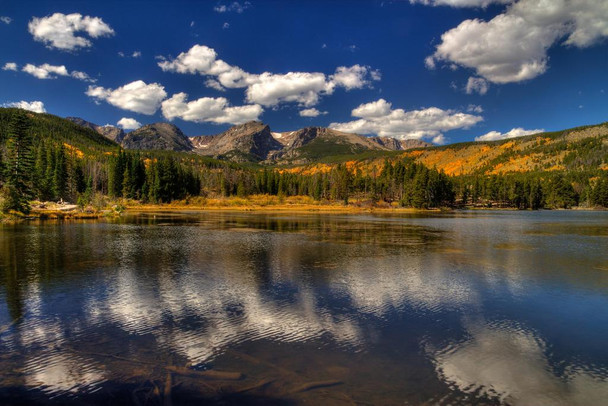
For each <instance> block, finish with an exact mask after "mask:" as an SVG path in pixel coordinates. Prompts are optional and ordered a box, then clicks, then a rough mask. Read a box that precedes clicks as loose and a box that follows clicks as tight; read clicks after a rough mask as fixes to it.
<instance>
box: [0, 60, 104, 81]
mask: <svg viewBox="0 0 608 406" xmlns="http://www.w3.org/2000/svg"><path fill="white" fill-rule="evenodd" d="M2 69H4V70H14V71H16V70H17V64H16V63H13V62H11V63H7V64H6V65H4V67H3V68H2ZM21 70H22V71H23V72H25V73H29V74H30V75H32V76H34V77H36V78H38V79H57V77H59V76H71V77H73V78H74V79H78V80H82V81H83V82H90V83H94V82H96V81H97V80H96V79H93V78H92V77H90V76H89V75H88V74H86V73H85V72H80V71H77V70H75V71H72V72H69V71H68V69H67V68H66V67H65V65H50V64H48V63H43V64H42V65H34V64H31V63H28V64H26V65H25V66H24V67H23V68H22V69H21Z"/></svg>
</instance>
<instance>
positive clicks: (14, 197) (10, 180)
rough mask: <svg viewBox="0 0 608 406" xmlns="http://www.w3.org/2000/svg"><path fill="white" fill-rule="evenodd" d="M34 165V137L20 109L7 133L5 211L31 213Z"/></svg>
mask: <svg viewBox="0 0 608 406" xmlns="http://www.w3.org/2000/svg"><path fill="white" fill-rule="evenodd" d="M33 167H34V162H33V156H32V139H31V136H30V134H29V132H28V124H27V119H26V116H25V114H24V113H23V112H21V111H19V112H17V113H16V114H15V115H14V116H13V118H12V120H11V122H10V124H9V127H8V133H7V146H6V168H5V176H4V178H5V180H4V188H5V190H6V192H5V193H6V201H5V202H4V207H3V210H4V211H9V210H15V211H18V212H21V213H26V214H27V213H29V211H30V200H31V199H32V197H33V194H32V193H33V186H32V170H33Z"/></svg>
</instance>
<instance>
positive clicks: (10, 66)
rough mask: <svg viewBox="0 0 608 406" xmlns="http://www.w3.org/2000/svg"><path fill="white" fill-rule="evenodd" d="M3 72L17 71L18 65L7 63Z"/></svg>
mask: <svg viewBox="0 0 608 406" xmlns="http://www.w3.org/2000/svg"><path fill="white" fill-rule="evenodd" d="M2 70H13V71H17V64H16V63H15V62H7V63H5V64H4V66H3V67H2Z"/></svg>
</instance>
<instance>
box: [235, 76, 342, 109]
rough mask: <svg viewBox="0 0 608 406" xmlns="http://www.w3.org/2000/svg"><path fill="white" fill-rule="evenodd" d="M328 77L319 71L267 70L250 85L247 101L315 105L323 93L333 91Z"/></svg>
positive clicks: (262, 103)
mask: <svg viewBox="0 0 608 406" xmlns="http://www.w3.org/2000/svg"><path fill="white" fill-rule="evenodd" d="M326 79H327V78H326V76H325V75H324V74H323V73H319V72H315V73H310V72H288V73H285V74H274V73H269V72H265V73H262V74H261V75H258V76H257V79H256V82H255V83H253V84H252V85H250V86H249V87H248V88H247V91H246V92H245V93H246V95H247V101H249V102H251V103H258V104H261V105H263V106H276V105H277V104H279V103H281V102H287V103H289V102H296V103H298V104H300V105H303V106H307V107H308V106H314V105H315V104H317V103H318V102H319V97H320V96H321V95H323V94H331V93H332V92H333V89H334V85H333V84H332V83H330V82H328V81H327V80H326Z"/></svg>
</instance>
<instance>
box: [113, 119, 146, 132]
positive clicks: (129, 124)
mask: <svg viewBox="0 0 608 406" xmlns="http://www.w3.org/2000/svg"><path fill="white" fill-rule="evenodd" d="M116 125H117V126H119V127H120V128H122V129H123V130H137V129H138V128H139V127H141V123H140V122H139V121H137V120H135V119H134V118H128V117H123V118H121V119H120V120H118V122H117V123H116Z"/></svg>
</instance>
